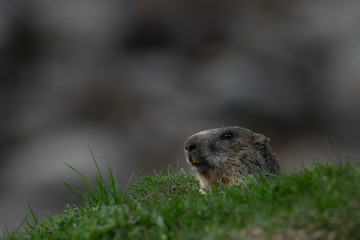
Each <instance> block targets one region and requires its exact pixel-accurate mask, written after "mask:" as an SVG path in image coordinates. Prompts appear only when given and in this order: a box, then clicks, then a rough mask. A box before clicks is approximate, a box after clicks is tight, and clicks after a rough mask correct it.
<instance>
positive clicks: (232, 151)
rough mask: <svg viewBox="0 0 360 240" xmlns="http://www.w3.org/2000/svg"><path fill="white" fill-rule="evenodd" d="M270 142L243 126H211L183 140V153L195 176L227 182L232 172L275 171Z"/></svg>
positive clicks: (276, 165) (244, 173)
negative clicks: (212, 127) (211, 127)
mask: <svg viewBox="0 0 360 240" xmlns="http://www.w3.org/2000/svg"><path fill="white" fill-rule="evenodd" d="M269 141H270V140H269V139H268V138H266V137H265V136H264V135H262V134H258V133H254V132H252V131H250V130H248V129H245V128H242V127H223V128H216V129H210V130H205V131H201V132H199V133H197V134H194V135H192V136H190V137H189V138H188V139H187V140H186V142H185V146H184V147H185V156H186V160H187V161H188V162H189V163H190V164H191V165H192V166H193V167H194V169H195V171H196V172H197V175H198V177H203V178H204V177H205V178H206V177H208V178H211V179H210V180H209V181H211V182H214V181H215V182H218V181H222V182H228V181H229V179H231V178H232V177H234V176H235V175H246V174H253V173H258V172H261V171H265V172H269V173H276V172H278V170H279V165H278V162H277V160H276V157H275V155H274V154H273V153H272V151H271V148H270V145H269ZM214 178H216V179H214ZM208 185H213V184H212V183H209V184H208Z"/></svg>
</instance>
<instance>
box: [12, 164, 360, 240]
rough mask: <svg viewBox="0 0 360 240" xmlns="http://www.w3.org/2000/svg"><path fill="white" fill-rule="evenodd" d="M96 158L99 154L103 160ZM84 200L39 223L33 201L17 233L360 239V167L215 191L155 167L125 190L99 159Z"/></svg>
mask: <svg viewBox="0 0 360 240" xmlns="http://www.w3.org/2000/svg"><path fill="white" fill-rule="evenodd" d="M95 164H96V161H95ZM95 167H96V168H97V171H98V172H97V175H96V176H95V180H94V181H93V182H92V181H89V180H88V179H87V178H86V177H85V176H84V175H82V174H81V173H80V172H79V171H77V170H75V169H73V170H74V171H75V172H76V173H77V174H78V175H79V177H80V178H81V179H82V181H83V183H84V186H85V189H86V190H85V191H83V192H81V191H79V190H77V189H76V188H75V187H71V186H68V187H69V188H70V189H71V191H73V192H74V194H76V196H78V197H79V198H80V199H81V200H82V202H83V205H81V206H75V205H73V206H70V205H69V206H66V207H65V209H64V210H63V212H62V214H60V215H59V216H53V217H50V218H48V219H47V220H44V221H43V222H39V220H38V218H37V216H36V214H35V213H34V212H33V211H32V209H31V208H30V210H29V214H28V218H30V219H32V220H29V221H28V220H26V221H24V224H23V226H24V227H25V226H26V231H27V233H26V234H25V235H19V234H17V231H18V230H16V231H14V232H13V233H10V236H9V239H360V231H359V229H360V166H359V165H358V164H349V163H344V164H342V165H338V166H335V165H334V164H330V163H325V164H320V163H315V164H313V166H311V167H310V168H306V169H304V170H298V171H296V172H294V173H291V174H285V173H284V174H281V175H280V176H278V177H275V178H271V179H269V178H268V179H265V178H263V177H261V176H259V177H256V178H255V179H254V178H252V177H247V178H244V181H243V184H242V185H241V186H228V187H225V186H224V187H222V188H218V189H214V190H213V191H212V192H209V193H208V194H207V195H202V194H200V193H199V186H198V183H197V181H196V179H194V177H192V176H191V174H190V173H189V172H187V171H185V170H183V169H173V168H171V167H168V168H167V170H165V171H162V172H158V173H154V174H153V175H151V176H145V177H143V178H141V179H138V180H137V181H136V182H135V183H133V184H131V185H129V186H128V187H127V189H126V190H125V191H120V188H119V186H118V185H117V183H116V181H115V180H114V174H113V173H112V171H111V168H109V167H108V168H107V174H106V175H107V176H108V177H107V179H106V180H105V177H104V175H103V174H102V173H101V171H100V169H99V168H98V165H97V164H96V166H95Z"/></svg>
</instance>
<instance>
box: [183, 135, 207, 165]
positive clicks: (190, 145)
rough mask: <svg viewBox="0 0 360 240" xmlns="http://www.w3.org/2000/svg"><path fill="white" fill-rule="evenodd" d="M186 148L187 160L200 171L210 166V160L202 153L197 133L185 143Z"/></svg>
mask: <svg viewBox="0 0 360 240" xmlns="http://www.w3.org/2000/svg"><path fill="white" fill-rule="evenodd" d="M184 148H185V156H186V160H187V162H188V163H190V164H191V165H192V166H194V167H195V168H197V170H198V171H201V172H205V171H206V170H207V169H208V168H209V167H210V166H209V162H208V161H207V160H206V158H205V157H204V156H203V155H202V152H201V145H200V141H199V137H198V136H197V135H193V136H191V137H189V138H188V139H187V140H186V142H185V144H184Z"/></svg>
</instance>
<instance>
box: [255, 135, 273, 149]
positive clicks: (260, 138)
mask: <svg viewBox="0 0 360 240" xmlns="http://www.w3.org/2000/svg"><path fill="white" fill-rule="evenodd" d="M269 142H270V139H269V138H267V137H265V136H264V135H262V134H259V133H256V134H255V136H254V143H255V145H256V146H257V147H258V148H261V149H262V148H264V147H265V146H266V145H267V144H268V143H269Z"/></svg>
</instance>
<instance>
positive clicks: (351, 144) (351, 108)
mask: <svg viewBox="0 0 360 240" xmlns="http://www.w3.org/2000/svg"><path fill="white" fill-rule="evenodd" d="M359 29H360V2H359V1H356V0H345V1H344V0H326V1H325V0H319V1H310V0H292V1H284V0H251V1H250V0H249V1H246V0H245V1H231V0H207V1H204V0H181V1H180V0H173V1H167V0H154V1H143V0H131V1H130V0H128V1H126V0H123V1H98V0H78V1H73V0H62V1H48V0H31V1H29V0H17V1H14V0H3V1H1V2H0V99H1V101H0V229H2V230H4V229H5V224H6V225H7V226H8V228H9V229H13V228H14V227H16V226H18V224H19V223H20V221H21V220H22V219H23V217H24V216H25V214H26V212H27V202H29V203H31V204H32V205H34V208H35V211H36V212H38V213H39V214H40V213H41V212H42V211H46V212H48V213H49V214H50V215H52V214H57V213H60V212H61V209H62V208H63V207H64V205H65V204H67V203H71V202H76V200H75V198H76V197H75V196H74V195H73V194H72V193H71V192H70V191H69V190H68V189H67V188H66V187H65V186H64V185H63V183H62V182H63V181H65V182H67V183H68V184H70V185H75V186H80V183H79V180H78V178H77V176H76V174H75V173H74V172H73V171H72V170H70V169H69V168H68V167H67V166H66V165H65V163H68V164H70V165H71V166H73V167H74V168H76V169H77V170H79V171H81V172H83V173H85V174H86V175H87V176H89V177H90V178H91V176H92V175H93V174H94V173H95V166H94V164H93V162H92V160H91V155H90V152H89V150H88V146H90V147H91V148H92V150H93V151H94V153H95V157H96V159H97V161H98V162H99V164H100V165H102V166H104V162H105V161H104V150H105V151H106V153H107V159H108V162H109V165H110V166H112V168H114V169H116V170H117V177H118V181H119V183H120V184H121V186H122V187H124V186H125V185H126V184H127V182H128V181H129V178H130V177H131V175H132V174H133V173H134V172H135V175H142V174H150V173H151V172H152V171H153V170H154V169H155V170H160V169H161V168H162V167H165V166H167V165H168V164H171V165H173V166H177V165H180V166H181V167H185V168H187V165H186V162H185V158H184V156H183V142H184V141H185V139H186V138H187V137H188V136H190V135H191V134H193V133H195V132H198V131H200V130H204V129H208V128H215V127H222V126H227V125H239V126H243V127H246V128H250V129H252V130H253V131H256V132H261V133H264V134H265V135H266V136H268V137H270V138H271V139H272V141H271V144H272V148H273V150H274V152H275V153H276V154H277V156H278V157H279V159H280V162H281V165H282V167H283V168H284V169H285V170H286V171H290V170H291V169H293V168H294V166H298V167H302V166H304V165H309V164H310V163H311V162H312V161H314V160H316V159H320V160H323V159H325V158H326V156H327V148H326V144H325V140H324V139H326V141H328V142H330V143H331V144H330V145H332V146H330V150H329V151H330V152H331V154H333V152H338V153H339V154H340V156H342V154H343V153H345V154H346V155H347V156H348V157H349V158H351V159H352V160H354V161H357V160H358V159H359V153H360V149H359V148H358V146H359V143H360V140H359V133H360V131H359V128H360V126H359V120H360V109H359V93H360V67H359V64H360V31H359ZM332 142H334V143H335V144H332ZM334 146H336V147H334ZM337 149H339V150H337ZM340 158H341V157H340ZM340 158H338V159H337V161H339V159H340ZM40 215H41V214H40Z"/></svg>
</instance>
